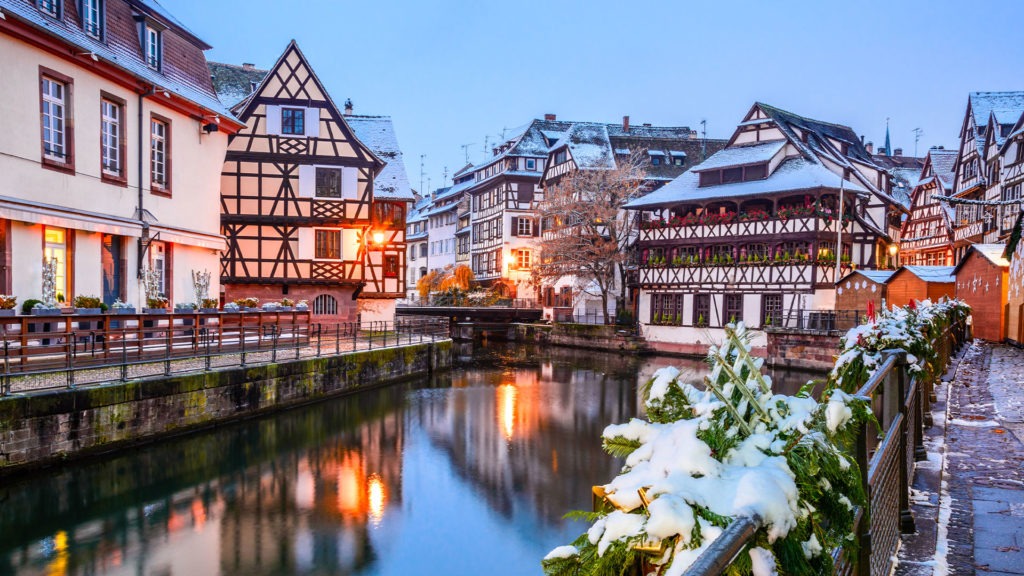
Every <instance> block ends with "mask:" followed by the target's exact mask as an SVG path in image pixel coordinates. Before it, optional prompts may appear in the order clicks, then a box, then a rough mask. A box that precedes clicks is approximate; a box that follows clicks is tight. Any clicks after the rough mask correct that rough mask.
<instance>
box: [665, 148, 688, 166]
mask: <svg viewBox="0 0 1024 576" xmlns="http://www.w3.org/2000/svg"><path fill="white" fill-rule="evenodd" d="M669 156H670V157H671V159H672V162H671V164H672V165H673V166H682V165H683V164H685V163H686V152H683V151H682V150H672V151H670V152H669Z"/></svg>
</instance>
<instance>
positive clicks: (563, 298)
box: [538, 116, 725, 321]
mask: <svg viewBox="0 0 1024 576" xmlns="http://www.w3.org/2000/svg"><path fill="white" fill-rule="evenodd" d="M550 135H551V136H552V141H553V142H552V145H551V146H550V149H549V150H548V155H547V162H546V167H545V169H544V172H543V174H542V176H541V186H542V188H543V189H544V190H545V193H547V191H550V190H552V188H553V187H557V186H558V185H559V183H561V182H563V181H566V179H567V178H571V176H572V175H573V174H574V173H577V172H579V171H605V170H615V169H616V168H617V167H621V166H623V165H627V164H629V165H639V166H638V167H639V168H640V169H642V170H643V173H644V181H643V182H642V183H640V184H639V190H638V193H639V194H647V193H650V192H653V191H654V190H657V189H658V188H660V187H661V186H663V185H665V184H666V183H668V182H670V181H672V180H673V179H674V178H676V177H678V176H679V175H681V174H682V173H683V172H685V171H686V170H687V169H688V168H691V167H693V166H694V165H696V164H698V163H700V162H701V161H702V160H703V159H704V158H705V157H706V156H707V155H710V154H714V153H715V152H717V151H718V150H721V149H722V148H723V147H724V146H725V141H724V140H715V139H712V140H707V139H699V138H698V137H697V132H696V131H694V130H691V129H690V128H688V127H685V126H678V127H676V126H652V125H651V124H641V125H631V124H630V119H629V116H624V117H623V119H622V123H621V124H617V123H615V124H604V123H595V122H570V123H568V126H567V127H566V128H565V129H564V130H563V131H561V132H560V133H551V134H550ZM632 216H633V215H632V213H630V214H626V212H625V211H622V214H620V222H621V223H622V226H620V227H619V228H620V230H622V231H623V232H624V233H625V232H628V230H630V227H629V226H628V225H627V223H626V219H627V218H631V217H632ZM563 231H564V230H563V227H562V226H558V225H556V224H555V223H553V222H545V223H542V235H543V236H542V237H543V238H548V237H551V236H552V235H555V234H560V233H563ZM618 240H619V241H620V243H627V244H629V245H631V244H632V242H633V241H634V240H635V237H632V235H630V237H628V238H621V239H618ZM624 248H625V249H627V250H629V249H631V246H624ZM551 257H552V258H557V257H558V256H557V255H551ZM627 271H633V270H632V268H628V269H627ZM621 281H622V275H621V274H618V273H616V277H615V280H614V281H613V282H612V284H611V287H610V293H611V295H613V296H614V297H612V298H608V300H607V303H603V302H602V298H601V294H600V289H599V288H598V285H597V283H596V282H594V280H593V279H592V278H584V277H578V276H576V275H565V276H560V277H558V278H552V279H546V281H545V282H543V283H542V285H541V286H539V287H538V289H539V291H540V294H541V302H542V305H543V306H544V314H545V315H546V316H547V317H549V318H551V319H554V320H560V319H565V318H569V317H573V318H582V319H585V321H600V320H602V319H603V318H604V309H603V306H604V305H607V306H608V310H607V312H608V313H609V315H610V316H611V317H614V314H615V311H616V297H617V296H618V295H620V294H622V286H620V283H621ZM635 294H636V290H635V288H634V289H630V290H628V292H627V295H626V300H627V302H624V303H623V306H624V308H625V309H627V310H630V311H631V310H632V309H633V307H634V306H633V304H634V300H635Z"/></svg>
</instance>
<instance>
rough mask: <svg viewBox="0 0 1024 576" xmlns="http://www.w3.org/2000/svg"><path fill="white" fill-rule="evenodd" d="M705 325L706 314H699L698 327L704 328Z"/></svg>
mask: <svg viewBox="0 0 1024 576" xmlns="http://www.w3.org/2000/svg"><path fill="white" fill-rule="evenodd" d="M705 326H707V322H705V321H704V314H700V315H698V316H697V327H698V328H703V327H705Z"/></svg>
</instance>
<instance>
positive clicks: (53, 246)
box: [43, 227, 68, 302]
mask: <svg viewBox="0 0 1024 576" xmlns="http://www.w3.org/2000/svg"><path fill="white" fill-rule="evenodd" d="M43 256H44V257H45V258H46V259H47V260H56V261H57V273H56V275H55V277H54V288H55V292H56V295H57V301H58V302H59V301H61V300H62V299H66V298H67V295H68V243H67V230H65V229H63V228H50V227H46V228H44V229H43Z"/></svg>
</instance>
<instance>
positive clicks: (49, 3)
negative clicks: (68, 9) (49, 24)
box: [36, 0, 60, 18]
mask: <svg viewBox="0 0 1024 576" xmlns="http://www.w3.org/2000/svg"><path fill="white" fill-rule="evenodd" d="M36 6H38V7H39V11H40V12H42V13H43V14H46V15H47V16H50V17H51V18H60V0H38V2H37V3H36Z"/></svg>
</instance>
